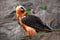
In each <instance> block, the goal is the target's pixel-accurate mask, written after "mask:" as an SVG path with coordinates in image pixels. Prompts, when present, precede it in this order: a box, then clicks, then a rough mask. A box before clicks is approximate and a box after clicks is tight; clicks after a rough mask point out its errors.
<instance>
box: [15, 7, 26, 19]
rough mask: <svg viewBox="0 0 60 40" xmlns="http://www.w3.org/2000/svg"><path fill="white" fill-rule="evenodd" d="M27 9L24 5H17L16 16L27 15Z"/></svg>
mask: <svg viewBox="0 0 60 40" xmlns="http://www.w3.org/2000/svg"><path fill="white" fill-rule="evenodd" d="M25 10H26V9H25V8H24V7H23V6H17V7H16V16H17V19H19V17H22V16H24V15H26V12H25Z"/></svg>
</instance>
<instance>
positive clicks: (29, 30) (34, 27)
mask: <svg viewBox="0 0 60 40" xmlns="http://www.w3.org/2000/svg"><path fill="white" fill-rule="evenodd" d="M16 18H17V21H18V23H19V25H21V27H22V28H23V30H24V31H25V33H26V36H34V35H35V34H36V33H38V32H40V31H42V32H52V31H53V30H52V29H51V28H49V27H48V26H47V25H44V24H43V22H42V20H41V19H40V18H38V17H37V16H35V15H27V13H26V8H25V7H24V6H22V5H19V6H17V7H16Z"/></svg>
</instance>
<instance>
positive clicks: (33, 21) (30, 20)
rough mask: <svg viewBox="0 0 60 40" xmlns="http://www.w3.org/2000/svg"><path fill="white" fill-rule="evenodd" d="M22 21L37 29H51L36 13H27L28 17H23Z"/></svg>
mask: <svg viewBox="0 0 60 40" xmlns="http://www.w3.org/2000/svg"><path fill="white" fill-rule="evenodd" d="M21 21H22V22H23V23H24V24H25V25H27V26H30V27H32V28H34V29H35V30H36V31H40V30H45V29H48V30H51V29H50V28H49V27H48V26H46V25H44V24H43V22H42V21H41V20H40V19H39V18H38V17H36V16H34V15H26V17H23V18H22V19H21Z"/></svg>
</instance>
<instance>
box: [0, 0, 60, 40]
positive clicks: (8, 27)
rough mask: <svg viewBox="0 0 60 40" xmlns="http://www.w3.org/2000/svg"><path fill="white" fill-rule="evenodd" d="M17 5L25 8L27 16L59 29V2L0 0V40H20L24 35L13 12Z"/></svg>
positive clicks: (55, 0) (45, 0)
mask: <svg viewBox="0 0 60 40" xmlns="http://www.w3.org/2000/svg"><path fill="white" fill-rule="evenodd" d="M18 5H23V6H24V7H26V9H27V12H28V13H29V14H34V15H36V16H38V17H39V18H41V20H42V21H43V23H44V24H46V25H48V26H51V27H52V28H54V29H56V30H58V29H60V0H0V40H20V38H22V37H23V36H24V35H25V33H24V31H23V29H22V28H21V27H20V25H19V24H18V23H17V20H16V15H15V13H14V12H13V11H14V10H15V8H16V6H18ZM53 34H54V33H53ZM57 34H58V33H57ZM37 35H38V34H37ZM46 35H47V34H46ZM48 35H49V34H48ZM38 38H39V36H38V37H37V39H36V37H35V40H39V39H38ZM59 38H60V36H59ZM59 38H57V39H59ZM41 39H42V38H41ZM31 40H33V39H31ZM54 40H55V39H54Z"/></svg>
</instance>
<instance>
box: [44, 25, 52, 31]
mask: <svg viewBox="0 0 60 40" xmlns="http://www.w3.org/2000/svg"><path fill="white" fill-rule="evenodd" d="M44 26H45V31H46V32H53V28H52V27H50V26H47V25H44Z"/></svg>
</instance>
